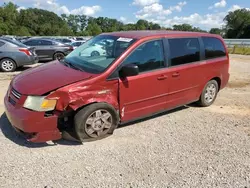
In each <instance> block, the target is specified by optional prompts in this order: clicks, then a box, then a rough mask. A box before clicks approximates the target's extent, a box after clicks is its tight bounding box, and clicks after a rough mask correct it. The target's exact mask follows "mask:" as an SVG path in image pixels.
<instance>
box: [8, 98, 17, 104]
mask: <svg viewBox="0 0 250 188" xmlns="http://www.w3.org/2000/svg"><path fill="white" fill-rule="evenodd" d="M9 102H10V104H12V105H13V106H15V105H16V101H14V100H13V99H12V98H11V97H9Z"/></svg>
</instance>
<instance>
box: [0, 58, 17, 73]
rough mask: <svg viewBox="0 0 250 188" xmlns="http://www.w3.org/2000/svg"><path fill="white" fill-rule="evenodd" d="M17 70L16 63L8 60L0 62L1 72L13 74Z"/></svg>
mask: <svg viewBox="0 0 250 188" xmlns="http://www.w3.org/2000/svg"><path fill="white" fill-rule="evenodd" d="M16 68H17V65H16V62H15V61H13V60H12V59H9V58H4V59H2V60H1V61H0V69H1V70H2V71H3V72H14V71H15V70H16Z"/></svg>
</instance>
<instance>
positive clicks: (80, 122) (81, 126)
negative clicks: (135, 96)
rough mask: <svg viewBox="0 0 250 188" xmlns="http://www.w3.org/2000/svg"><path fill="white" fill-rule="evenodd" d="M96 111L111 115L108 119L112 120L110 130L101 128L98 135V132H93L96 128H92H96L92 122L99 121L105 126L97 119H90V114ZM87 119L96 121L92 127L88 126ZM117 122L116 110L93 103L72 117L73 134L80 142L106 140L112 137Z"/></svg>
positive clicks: (103, 104)
mask: <svg viewBox="0 0 250 188" xmlns="http://www.w3.org/2000/svg"><path fill="white" fill-rule="evenodd" d="M97 111H102V112H107V114H109V115H111V116H110V117H111V118H112V121H111V123H110V125H111V126H110V128H103V132H102V133H101V134H100V135H98V132H99V131H96V130H94V129H95V128H96V127H95V128H93V126H96V123H94V122H97V121H100V122H101V123H102V124H105V123H104V122H102V120H99V119H98V118H93V117H92V114H95V113H96V112H97ZM104 115H105V114H104ZM93 116H94V115H93ZM88 119H96V120H94V121H93V123H92V125H90V124H88V123H87V120H88ZM118 122H119V116H118V114H117V112H116V110H115V109H114V108H113V107H112V106H111V105H108V104H106V103H95V104H91V105H89V106H86V107H84V108H83V109H81V110H80V111H79V112H77V114H76V115H75V117H74V123H75V132H76V135H77V137H78V139H79V140H80V141H81V142H83V141H94V140H100V139H103V138H106V137H107V136H109V135H112V134H113V132H114V130H115V129H116V127H117V125H118ZM100 126H101V125H100ZM89 130H91V132H92V131H95V132H93V133H92V134H90V131H89ZM87 131H88V132H87ZM94 135H95V136H94Z"/></svg>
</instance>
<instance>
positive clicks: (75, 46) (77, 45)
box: [70, 41, 86, 49]
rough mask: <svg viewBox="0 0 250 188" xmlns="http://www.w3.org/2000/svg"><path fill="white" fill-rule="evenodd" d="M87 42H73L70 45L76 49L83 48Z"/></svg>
mask: <svg viewBox="0 0 250 188" xmlns="http://www.w3.org/2000/svg"><path fill="white" fill-rule="evenodd" d="M85 42H86V41H75V42H72V43H71V44H70V45H71V46H73V48H74V49H76V48H78V47H79V46H81V45H82V44H84V43H85Z"/></svg>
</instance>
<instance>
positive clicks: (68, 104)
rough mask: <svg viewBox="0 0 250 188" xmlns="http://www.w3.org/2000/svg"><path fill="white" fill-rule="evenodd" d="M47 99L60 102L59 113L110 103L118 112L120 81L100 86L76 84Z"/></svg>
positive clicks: (54, 93)
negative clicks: (98, 103)
mask: <svg viewBox="0 0 250 188" xmlns="http://www.w3.org/2000/svg"><path fill="white" fill-rule="evenodd" d="M47 98H48V99H57V100H58V102H57V105H56V110H58V111H65V110H67V109H73V110H77V109H79V108H81V107H82V106H85V105H87V104H91V103H95V102H105V103H108V104H110V105H112V106H113V107H114V108H115V109H116V110H118V109H119V102H118V81H117V80H113V81H104V82H101V83H100V84H86V83H84V82H82V83H76V84H72V85H69V86H66V87H63V88H60V89H58V90H56V91H54V92H52V93H51V94H50V95H48V96H47Z"/></svg>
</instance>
